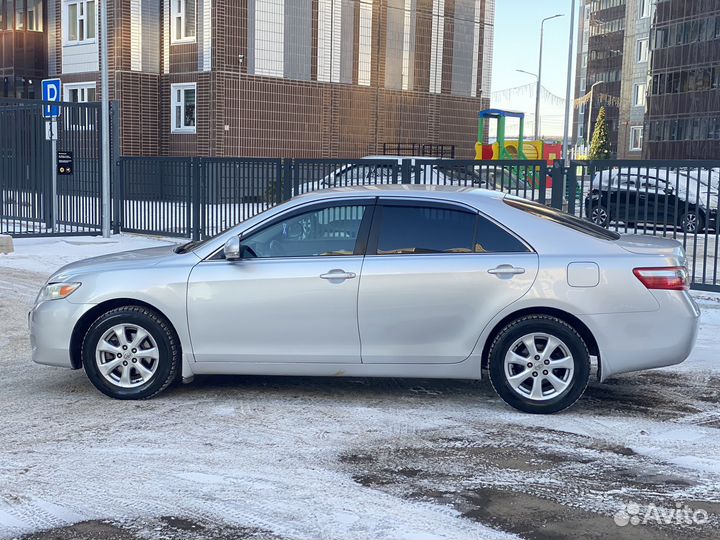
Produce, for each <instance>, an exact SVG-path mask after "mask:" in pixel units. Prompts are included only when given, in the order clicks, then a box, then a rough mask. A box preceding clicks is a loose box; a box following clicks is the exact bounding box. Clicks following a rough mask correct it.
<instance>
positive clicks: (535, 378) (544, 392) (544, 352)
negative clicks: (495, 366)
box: [504, 332, 575, 401]
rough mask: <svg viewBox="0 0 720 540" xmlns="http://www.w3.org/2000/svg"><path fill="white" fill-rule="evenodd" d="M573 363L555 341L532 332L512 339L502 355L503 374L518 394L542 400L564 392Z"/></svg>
mask: <svg viewBox="0 0 720 540" xmlns="http://www.w3.org/2000/svg"><path fill="white" fill-rule="evenodd" d="M574 371H575V362H574V360H573V356H572V354H571V353H570V349H569V347H568V346H567V345H566V344H565V343H564V342H563V341H562V340H560V339H559V338H557V337H555V336H553V335H550V334H545V333H539V332H534V333H531V334H526V335H524V336H522V337H521V338H520V339H518V340H516V341H515V342H514V343H513V344H512V346H511V347H510V348H509V349H508V352H507V354H506V355H505V362H504V373H505V378H506V380H507V382H508V384H509V385H510V387H511V388H512V389H513V390H514V391H515V393H517V394H518V395H520V396H522V397H524V398H527V399H531V400H533V401H545V400H548V399H552V398H555V397H557V396H559V395H561V394H562V393H563V392H565V391H566V390H567V389H568V388H569V387H570V386H571V384H572V380H573V373H574Z"/></svg>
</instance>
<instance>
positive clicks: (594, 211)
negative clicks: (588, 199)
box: [590, 204, 610, 227]
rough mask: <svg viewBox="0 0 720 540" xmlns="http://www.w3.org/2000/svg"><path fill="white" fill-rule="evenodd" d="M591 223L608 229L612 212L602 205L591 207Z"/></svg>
mask: <svg viewBox="0 0 720 540" xmlns="http://www.w3.org/2000/svg"><path fill="white" fill-rule="evenodd" d="M590 221H592V222H593V223H594V224H595V225H600V227H607V226H608V224H609V223H610V212H609V211H608V209H607V208H606V207H605V206H604V205H602V204H594V205H592V206H591V207H590Z"/></svg>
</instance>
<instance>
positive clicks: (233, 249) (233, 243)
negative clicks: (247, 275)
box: [223, 236, 241, 261]
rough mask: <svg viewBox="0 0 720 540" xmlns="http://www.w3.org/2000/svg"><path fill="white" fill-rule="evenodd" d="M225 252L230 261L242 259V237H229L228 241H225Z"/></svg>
mask: <svg viewBox="0 0 720 540" xmlns="http://www.w3.org/2000/svg"><path fill="white" fill-rule="evenodd" d="M223 254H224V255H225V259H226V260H228V261H237V260H238V259H240V255H241V254H240V237H239V236H233V237H232V238H229V239H228V241H227V242H225V246H224V247H223Z"/></svg>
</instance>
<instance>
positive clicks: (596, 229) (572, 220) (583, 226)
mask: <svg viewBox="0 0 720 540" xmlns="http://www.w3.org/2000/svg"><path fill="white" fill-rule="evenodd" d="M505 204H508V205H510V206H512V207H513V208H517V209H518V210H522V211H523V212H527V213H529V214H533V215H534V216H537V217H539V218H542V219H547V220H549V221H552V222H554V223H558V224H559V225H563V226H565V227H568V228H570V229H573V230H575V231H578V232H581V233H583V234H587V235H589V236H594V237H595V238H599V239H600V240H619V239H620V235H619V234H618V233H616V232H613V231H608V230H607V229H603V228H602V227H600V226H599V225H595V224H594V223H591V222H590V221H586V220H584V219H580V218H578V217H575V216H571V215H570V214H566V213H565V212H561V211H560V210H556V209H555V208H550V207H549V206H545V205H542V204H538V203H535V202H531V201H528V200H525V199H517V198H515V197H505Z"/></svg>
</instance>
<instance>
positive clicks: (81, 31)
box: [65, 0, 97, 43]
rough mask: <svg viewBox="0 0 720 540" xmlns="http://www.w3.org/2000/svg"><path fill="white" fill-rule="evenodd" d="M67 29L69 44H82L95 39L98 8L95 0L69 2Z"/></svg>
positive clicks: (66, 20) (66, 18)
mask: <svg viewBox="0 0 720 540" xmlns="http://www.w3.org/2000/svg"><path fill="white" fill-rule="evenodd" d="M65 13H66V17H65V29H66V34H65V35H66V40H67V41H68V43H82V42H84V41H92V40H94V39H95V35H96V34H95V28H96V22H97V8H96V3H95V0H77V1H72V2H68V4H67V7H66V12H65Z"/></svg>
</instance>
